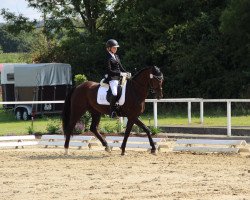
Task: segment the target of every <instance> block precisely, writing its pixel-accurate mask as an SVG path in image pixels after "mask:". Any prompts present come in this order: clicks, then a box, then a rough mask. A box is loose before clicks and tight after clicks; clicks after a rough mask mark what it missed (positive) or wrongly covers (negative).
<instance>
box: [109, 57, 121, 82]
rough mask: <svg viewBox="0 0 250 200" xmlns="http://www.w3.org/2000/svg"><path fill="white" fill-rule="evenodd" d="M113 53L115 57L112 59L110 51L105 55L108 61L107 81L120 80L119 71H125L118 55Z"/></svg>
mask: <svg viewBox="0 0 250 200" xmlns="http://www.w3.org/2000/svg"><path fill="white" fill-rule="evenodd" d="M114 55H115V58H116V59H114V58H113V57H112V55H111V54H110V53H108V55H107V58H108V59H107V61H108V67H107V74H108V78H107V81H110V80H120V78H121V76H120V73H121V72H126V70H125V69H124V68H123V66H122V64H121V61H120V59H119V57H118V55H116V54H114Z"/></svg>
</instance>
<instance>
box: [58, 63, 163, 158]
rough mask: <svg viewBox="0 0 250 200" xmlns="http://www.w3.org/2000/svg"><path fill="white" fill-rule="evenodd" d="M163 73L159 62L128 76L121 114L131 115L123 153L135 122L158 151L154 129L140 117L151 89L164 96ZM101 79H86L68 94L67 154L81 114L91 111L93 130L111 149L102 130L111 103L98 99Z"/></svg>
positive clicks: (65, 119)
mask: <svg viewBox="0 0 250 200" xmlns="http://www.w3.org/2000/svg"><path fill="white" fill-rule="evenodd" d="M162 84H163V74H162V72H161V71H160V69H159V68H158V67H156V66H152V67H145V68H143V69H142V70H141V71H139V72H137V73H136V74H135V75H134V76H133V77H132V78H130V79H128V80H127V85H126V93H125V103H124V105H122V106H121V107H120V108H119V116H120V117H127V119H128V121H127V126H126V130H125V133H124V139H123V142H122V145H121V155H125V148H126V143H127V140H128V137H129V134H130V132H131V129H132V127H133V125H134V124H136V125H137V126H139V127H140V128H142V129H143V130H144V131H145V132H146V133H147V136H148V139H149V143H150V146H151V147H152V148H151V153H152V154H156V147H155V144H154V142H153V139H152V137H151V134H152V133H151V131H150V129H149V128H148V127H147V126H146V125H145V124H144V123H143V122H142V121H141V120H140V119H139V116H140V115H141V114H142V113H143V112H144V110H145V99H146V97H147V95H148V91H149V90H151V91H152V92H154V94H155V97H156V98H157V99H160V98H162V97H163V94H162ZM99 87H100V84H99V83H96V82H93V81H86V82H84V83H82V84H81V85H79V86H77V87H74V88H72V89H71V91H70V92H69V93H68V95H67V96H66V99H65V102H64V108H63V112H62V125H63V132H64V135H65V144H64V148H65V154H68V148H69V141H70V137H71V136H73V129H74V127H75V125H76V123H77V121H79V119H80V118H81V116H82V115H83V114H84V113H85V112H86V111H88V112H89V113H90V114H91V117H92V123H91V125H90V131H91V132H92V133H94V134H95V136H96V137H97V138H98V139H99V140H100V142H101V143H102V145H103V146H104V147H105V150H106V151H107V152H111V148H110V147H109V146H108V143H107V141H106V140H105V139H104V138H103V137H102V135H101V134H100V133H99V131H98V126H99V123H100V119H101V115H102V114H109V112H110V106H109V105H100V104H98V103H97V91H98V88H99Z"/></svg>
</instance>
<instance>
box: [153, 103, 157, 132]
mask: <svg viewBox="0 0 250 200" xmlns="http://www.w3.org/2000/svg"><path fill="white" fill-rule="evenodd" d="M153 105H154V127H155V128H157V126H158V124H157V101H154V102H153Z"/></svg>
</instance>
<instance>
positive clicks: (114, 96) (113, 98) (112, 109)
mask: <svg viewBox="0 0 250 200" xmlns="http://www.w3.org/2000/svg"><path fill="white" fill-rule="evenodd" d="M118 84H119V81H118V80H111V81H109V85H110V88H111V91H112V95H111V98H110V117H111V118H114V117H116V111H115V108H116V107H115V104H116V100H117V87H118Z"/></svg>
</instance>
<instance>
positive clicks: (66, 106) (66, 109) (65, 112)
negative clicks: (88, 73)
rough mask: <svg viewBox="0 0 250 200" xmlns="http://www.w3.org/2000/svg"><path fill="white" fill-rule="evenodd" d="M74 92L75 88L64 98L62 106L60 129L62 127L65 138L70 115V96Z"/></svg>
mask: <svg viewBox="0 0 250 200" xmlns="http://www.w3.org/2000/svg"><path fill="white" fill-rule="evenodd" d="M74 90H75V87H73V88H72V89H71V90H70V92H69V93H68V95H67V96H66V98H65V102H64V106H63V111H62V127H63V133H64V135H65V136H66V135H67V130H68V125H69V121H70V115H71V96H72V94H73V92H74Z"/></svg>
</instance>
